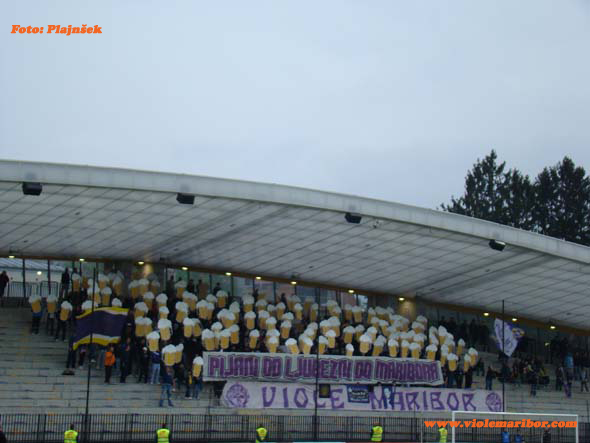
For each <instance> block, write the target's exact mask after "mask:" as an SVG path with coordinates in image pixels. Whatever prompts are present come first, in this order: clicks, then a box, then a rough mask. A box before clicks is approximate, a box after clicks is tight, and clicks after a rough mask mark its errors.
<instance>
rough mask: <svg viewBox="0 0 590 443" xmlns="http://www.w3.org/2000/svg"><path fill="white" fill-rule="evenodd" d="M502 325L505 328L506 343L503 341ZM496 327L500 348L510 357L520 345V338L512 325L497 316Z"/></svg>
mask: <svg viewBox="0 0 590 443" xmlns="http://www.w3.org/2000/svg"><path fill="white" fill-rule="evenodd" d="M502 327H503V328H504V343H502ZM494 329H495V331H496V341H497V342H498V348H500V350H501V351H502V352H504V354H506V355H507V356H508V357H510V356H511V355H512V353H513V352H514V350H515V349H516V347H517V346H518V338H517V337H516V335H515V334H514V331H513V330H512V325H510V324H508V323H506V322H504V321H502V320H500V319H498V318H497V319H496V320H495V321H494Z"/></svg>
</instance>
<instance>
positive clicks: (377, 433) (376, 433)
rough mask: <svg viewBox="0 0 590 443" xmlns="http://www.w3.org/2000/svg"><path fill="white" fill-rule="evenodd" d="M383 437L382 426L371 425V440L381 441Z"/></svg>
mask: <svg viewBox="0 0 590 443" xmlns="http://www.w3.org/2000/svg"><path fill="white" fill-rule="evenodd" d="M382 439H383V428H382V427H381V426H373V432H372V433H371V441H381V440H382Z"/></svg>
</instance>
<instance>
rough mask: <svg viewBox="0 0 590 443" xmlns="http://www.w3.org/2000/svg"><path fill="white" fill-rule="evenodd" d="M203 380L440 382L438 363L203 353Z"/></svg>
mask: <svg viewBox="0 0 590 443" xmlns="http://www.w3.org/2000/svg"><path fill="white" fill-rule="evenodd" d="M203 357H204V367H203V380H205V381H213V380H232V379H233V380H258V381H279V382H301V383H306V382H307V383H315V380H316V371H319V375H318V377H319V381H320V383H362V384H376V383H383V384H392V383H403V384H420V385H430V386H436V385H440V384H442V382H443V377H442V371H441V368H440V362H438V361H430V360H416V359H411V358H408V359H402V358H384V357H346V356H340V355H322V356H320V357H319V359H318V358H317V357H316V356H314V355H301V354H300V355H291V354H267V353H249V352H205V353H204V354H203Z"/></svg>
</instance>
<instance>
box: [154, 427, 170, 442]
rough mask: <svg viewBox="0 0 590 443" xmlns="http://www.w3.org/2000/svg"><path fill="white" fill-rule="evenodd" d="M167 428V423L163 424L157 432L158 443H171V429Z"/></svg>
mask: <svg viewBox="0 0 590 443" xmlns="http://www.w3.org/2000/svg"><path fill="white" fill-rule="evenodd" d="M166 426H167V425H166V423H162V427H161V428H160V429H158V430H157V431H156V435H157V437H158V443H170V429H168V428H167V427H166Z"/></svg>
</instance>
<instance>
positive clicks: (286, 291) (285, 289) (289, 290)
mask: <svg viewBox="0 0 590 443" xmlns="http://www.w3.org/2000/svg"><path fill="white" fill-rule="evenodd" d="M293 294H295V286H294V285H291V284H289V283H277V298H278V297H282V296H283V295H285V296H287V295H293Z"/></svg>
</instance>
